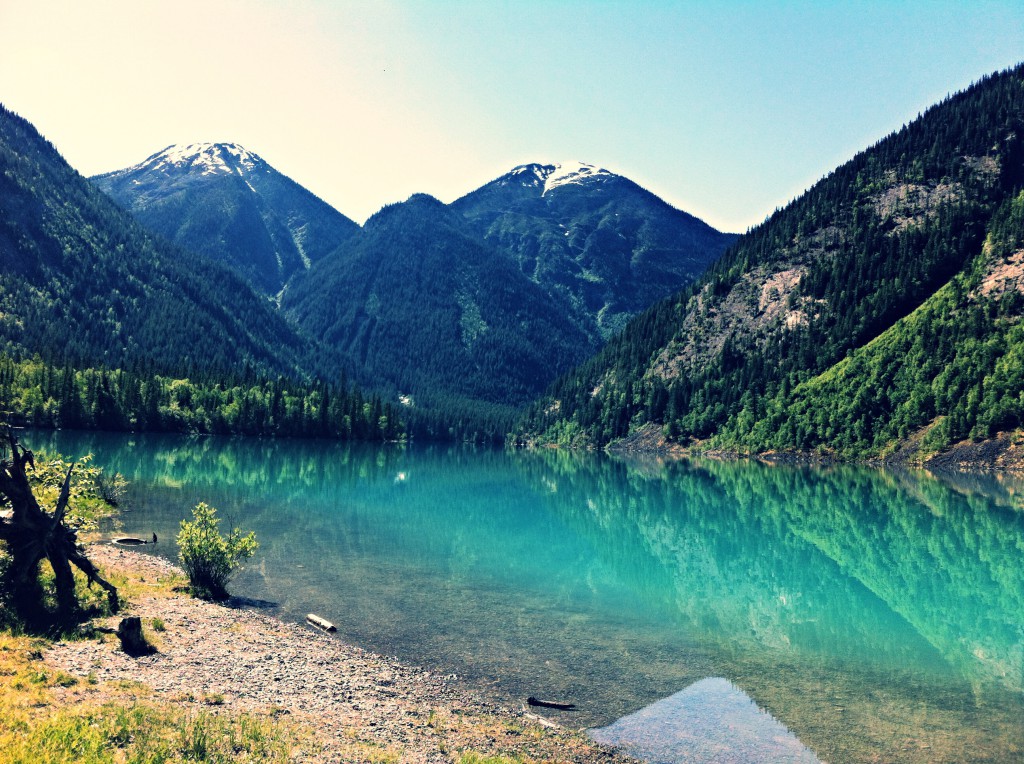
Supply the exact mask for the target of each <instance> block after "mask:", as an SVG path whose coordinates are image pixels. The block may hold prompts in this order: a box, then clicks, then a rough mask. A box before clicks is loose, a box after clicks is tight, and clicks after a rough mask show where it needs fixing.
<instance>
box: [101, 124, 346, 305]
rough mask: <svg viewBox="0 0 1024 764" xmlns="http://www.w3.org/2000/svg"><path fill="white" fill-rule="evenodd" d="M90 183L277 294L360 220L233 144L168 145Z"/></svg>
mask: <svg viewBox="0 0 1024 764" xmlns="http://www.w3.org/2000/svg"><path fill="white" fill-rule="evenodd" d="M92 181H93V182H94V183H95V184H96V185H97V186H99V188H101V189H102V190H103V191H104V192H105V193H107V194H109V195H110V196H111V197H113V198H114V199H115V200H116V201H117V202H118V204H120V205H121V206H122V207H124V208H125V209H126V210H128V211H129V212H131V213H132V214H133V215H134V216H135V217H136V219H137V220H139V221H140V222H141V223H142V224H143V225H145V226H146V227H147V228H149V229H150V230H151V231H154V232H156V233H159V234H161V235H162V236H166V237H167V238H168V239H170V240H171V241H173V242H174V243H176V244H178V245H180V246H181V247H182V248H184V249H189V250H192V251H194V252H198V253H200V254H203V255H206V256H207V257H210V258H212V259H214V260H218V261H220V262H223V263H227V264H228V265H231V266H233V267H235V268H236V269H238V271H239V272H241V273H242V274H243V275H244V276H245V277H246V278H247V279H248V280H249V281H250V283H251V284H252V285H253V286H254V287H256V288H257V289H258V290H260V291H262V292H263V293H265V294H272V295H273V294H277V293H278V292H279V291H280V290H281V287H282V286H283V285H284V283H285V282H286V281H287V280H288V279H289V278H291V276H292V275H293V274H294V273H296V272H298V271H301V270H305V269H306V268H309V267H310V265H311V264H312V263H314V262H316V261H317V260H319V259H320V258H322V257H323V256H324V255H325V254H327V253H328V252H329V251H331V250H333V249H335V248H336V247H337V246H338V245H339V244H340V243H341V242H342V241H344V240H345V239H347V238H348V237H349V236H351V235H352V234H353V233H355V231H357V230H358V228H359V227H358V226H357V225H356V224H355V223H354V222H352V221H351V220H349V219H348V218H347V217H345V216H344V215H342V214H341V213H340V212H338V211H337V210H335V209H334V208H333V207H331V206H330V205H328V204H327V203H326V202H324V201H322V200H321V199H319V198H318V197H316V196H314V195H313V194H312V193H310V192H309V191H307V190H306V189H305V188H303V187H302V186H300V185H299V184H298V183H296V182H294V181H293V180H291V179H290V178H288V177H287V176H285V175H282V174H281V173H279V172H278V171H277V170H275V169H274V168H273V167H271V166H270V165H269V164H267V163H266V162H265V161H264V160H263V159H261V158H260V157H259V156H257V155H256V154H254V153H252V152H251V151H247V150H246V149H244V148H242V147H241V146H239V145H238V144H235V143H193V144H189V145H187V146H184V145H183V146H169V147H168V148H166V149H164V150H163V151H160V152H158V153H156V154H153V155H152V156H151V157H149V158H148V159H146V160H145V161H143V162H140V163H139V164H137V165H135V166H134V167H128V168H126V169H124V170H117V171H115V172H110V173H106V174H105V175H98V176H95V177H94V178H92Z"/></svg>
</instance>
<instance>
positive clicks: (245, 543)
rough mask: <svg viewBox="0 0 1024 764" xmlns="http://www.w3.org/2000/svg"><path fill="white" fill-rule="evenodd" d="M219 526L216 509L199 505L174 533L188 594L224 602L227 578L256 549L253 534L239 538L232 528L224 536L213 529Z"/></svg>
mask: <svg viewBox="0 0 1024 764" xmlns="http://www.w3.org/2000/svg"><path fill="white" fill-rule="evenodd" d="M219 525H220V518H218V517H217V510H216V509H214V508H213V507H211V506H209V505H208V504H206V503H205V502H200V503H199V504H197V505H196V506H195V508H194V509H193V510H192V520H182V521H181V531H180V532H179V533H178V556H179V558H180V559H181V564H182V565H183V566H184V568H185V572H186V573H187V574H188V580H189V584H190V585H191V587H192V593H193V594H194V595H195V596H197V597H200V598H202V599H214V600H222V599H227V597H228V590H227V585H228V581H230V580H231V576H232V575H233V574H234V572H235V571H236V570H237V569H238V567H239V566H240V565H241V564H242V561H243V560H247V559H249V558H250V557H252V556H253V554H255V552H256V549H257V548H258V547H259V544H258V543H257V541H256V534H255V533H253V532H251V531H250V532H249V533H247V534H245V535H242V532H241V531H239V530H237V529H232V530H231V532H230V533H229V534H228V535H227V537H224V536H222V535H221V534H220V532H219V531H218V530H217V528H218V526H219Z"/></svg>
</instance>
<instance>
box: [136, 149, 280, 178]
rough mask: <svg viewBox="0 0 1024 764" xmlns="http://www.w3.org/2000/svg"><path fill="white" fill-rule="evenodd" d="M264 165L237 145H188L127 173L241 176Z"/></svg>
mask: <svg viewBox="0 0 1024 764" xmlns="http://www.w3.org/2000/svg"><path fill="white" fill-rule="evenodd" d="M263 163H264V162H263V160H262V159H260V157H259V156H258V155H256V154H254V153H253V152H251V151H248V150H246V149H245V148H243V147H242V146H239V145H238V144H237V143H189V144H176V145H174V146H168V147H167V148H166V149H164V150H163V151H160V152H158V153H156V154H154V155H153V156H151V157H149V159H147V160H146V161H144V162H142V163H141V164H138V165H136V166H135V167H131V168H128V170H126V171H125V172H128V173H130V172H133V171H135V170H147V171H150V172H160V171H163V172H167V171H168V170H170V169H174V170H188V171H196V170H198V171H199V172H200V173H201V174H203V175H232V174H235V173H237V174H238V175H242V173H243V171H250V170H252V169H254V168H255V167H256V166H257V165H259V164H263Z"/></svg>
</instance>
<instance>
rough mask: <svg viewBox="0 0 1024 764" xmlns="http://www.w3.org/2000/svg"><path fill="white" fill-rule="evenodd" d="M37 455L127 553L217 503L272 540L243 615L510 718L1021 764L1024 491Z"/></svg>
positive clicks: (456, 466) (729, 467)
mask: <svg viewBox="0 0 1024 764" xmlns="http://www.w3.org/2000/svg"><path fill="white" fill-rule="evenodd" d="M28 440H29V442H30V444H31V445H32V446H33V447H35V448H40V447H45V448H48V449H56V450H59V451H62V452H64V453H66V454H68V455H73V456H80V455H82V454H84V453H87V452H91V453H93V454H94V457H95V461H96V463H98V464H100V465H102V466H104V467H107V468H109V469H113V470H117V471H120V472H122V473H123V474H124V475H125V476H126V477H127V478H129V480H131V481H132V489H131V496H130V502H129V507H130V508H129V509H127V510H126V511H125V513H124V514H123V515H122V517H121V520H120V528H119V532H124V533H128V534H133V535H135V534H137V535H143V536H148V535H149V534H151V533H153V532H156V533H157V534H159V537H160V539H161V542H160V543H159V544H158V545H157V546H156V547H155V548H148V549H149V550H150V551H151V552H157V553H161V554H166V555H168V556H173V554H174V552H175V550H174V547H173V543H172V539H173V537H174V535H175V533H176V531H177V526H178V523H179V522H180V520H181V519H182V518H183V517H186V516H188V514H189V510H190V508H191V506H192V505H194V504H195V503H197V502H198V501H207V502H208V503H210V504H213V505H214V506H216V507H217V508H218V509H219V511H220V514H221V515H222V516H223V517H224V518H225V519H226V521H229V522H234V523H235V524H237V525H238V526H240V527H242V528H245V529H252V530H255V531H256V533H257V536H258V537H259V539H260V542H261V548H260V551H259V552H258V554H257V557H256V558H255V559H254V560H253V561H251V563H250V564H249V565H248V567H247V569H246V570H245V571H244V572H243V573H242V574H240V575H239V576H238V578H237V579H236V581H235V583H234V585H233V587H232V589H233V591H235V592H236V593H238V594H239V595H242V596H245V597H248V598H251V599H253V600H258V601H261V602H262V603H263V604H264V606H266V607H268V608H273V609H275V610H276V611H277V612H279V613H280V614H281V615H282V616H284V617H291V618H303V617H304V616H305V614H306V613H309V612H315V613H318V614H320V615H322V616H324V617H326V618H328V619H329V620H331V621H333V622H334V623H335V624H337V626H338V629H339V632H340V634H341V636H342V637H343V638H345V639H347V640H350V641H353V642H355V643H357V644H360V645H363V646H366V647H368V648H371V649H373V650H376V651H379V652H383V653H386V654H389V655H397V656H399V657H400V658H402V659H403V660H405V661H407V662H409V663H412V664H414V665H420V666H424V667H425V668H428V669H430V670H435V671H439V672H444V673H454V674H457V675H459V676H460V677H462V678H463V679H464V680H465V681H467V682H469V683H470V684H472V685H473V686H476V687H478V688H480V689H482V690H483V691H484V692H487V693H492V694H494V695H495V696H496V697H497V698H500V699H505V700H509V699H511V700H513V701H515V702H520V701H521V700H522V699H524V698H526V697H527V696H528V695H534V696H537V697H541V698H546V699H551V700H557V701H565V702H572V703H575V705H576V709H575V710H573V711H550V712H545V713H547V714H548V715H549V716H551V717H552V718H556V719H557V720H558V721H559V722H560V723H563V724H567V725H569V726H573V727H584V726H585V727H603V728H604V729H603V730H600V731H598V732H595V733H594V734H595V735H596V736H598V737H600V736H601V735H604V736H605V737H604V738H603V739H606V740H611V739H615V740H617V741H618V742H620V743H621V744H623V745H625V746H627V747H628V746H629V745H633V746H634V748H633V750H636V751H638V752H640V753H644V751H645V750H646V751H647V753H644V755H645V756H646V757H647V758H648V759H649V760H651V761H737V762H739V761H757V760H764V761H799V762H804V761H815V760H820V761H831V762H859V761H864V762H869V761H921V762H940V761H950V762H972V761H978V762H980V761H991V762H1012V761H1024V694H1022V689H1024V688H1022V683H1024V498H1022V496H1024V495H1022V493H1021V489H1022V488H1024V482H1021V481H1018V480H1015V479H1011V478H1006V477H1003V478H994V477H984V476H958V477H948V476H947V477H943V476H933V475H929V474H927V473H924V472H915V473H905V472H884V471H878V470H870V469H861V468H851V467H832V468H809V467H799V468H796V467H780V466H765V465H759V464H751V463H745V462H732V463H729V462H715V461H702V462H689V463H680V464H661V463H658V462H638V463H623V462H620V461H615V460H612V459H609V458H606V457H603V456H600V455H579V454H566V453H561V452H547V451H545V452H542V453H512V454H508V453H504V452H500V451H490V450H467V449H446V448H421V447H411V448H407V449H403V448H399V447H370V446H347V445H339V444H332V443H322V442H301V441H273V440H259V439H251V440H246V439H236V440H220V439H214V438H196V439H187V438H175V437H154V436H130V437H125V436H109V435H89V434H76V433H35V434H32V435H31V436H30V437H29V438H28ZM110 530H111V531H113V529H110ZM612 736H617V737H612ZM637 741H639V743H638V742H637ZM637 745H646V746H647V748H646V749H644V748H642V747H639V748H638V747H636V746H637ZM757 751H760V752H761V758H760V759H758V758H756V757H755V752H757Z"/></svg>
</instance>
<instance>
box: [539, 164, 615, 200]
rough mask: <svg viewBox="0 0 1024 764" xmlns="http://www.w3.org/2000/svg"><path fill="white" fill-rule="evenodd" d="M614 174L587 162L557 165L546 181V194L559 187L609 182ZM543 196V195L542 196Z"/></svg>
mask: <svg viewBox="0 0 1024 764" xmlns="http://www.w3.org/2000/svg"><path fill="white" fill-rule="evenodd" d="M611 177H612V173H610V172H608V171H607V170H604V169H602V168H600V167H595V166H594V165H592V164H587V163H585V162H566V163H563V164H556V165H555V167H554V170H553V171H552V172H551V173H549V174H548V176H547V177H546V178H545V179H544V193H545V194H546V193H548V191H551V190H553V189H556V188H558V187H559V186H567V185H571V184H576V185H579V184H582V183H584V182H587V181H591V180H607V179H608V178H611ZM542 196H543V194H542Z"/></svg>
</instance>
